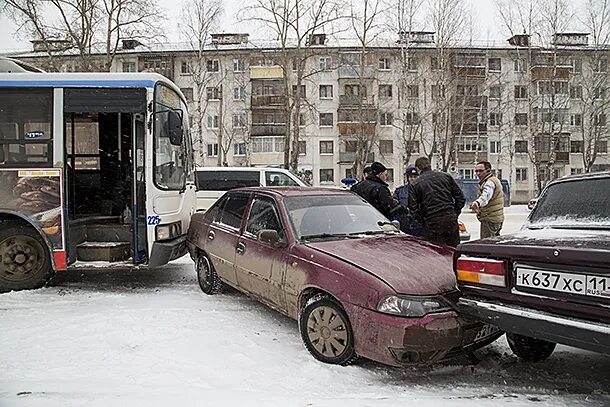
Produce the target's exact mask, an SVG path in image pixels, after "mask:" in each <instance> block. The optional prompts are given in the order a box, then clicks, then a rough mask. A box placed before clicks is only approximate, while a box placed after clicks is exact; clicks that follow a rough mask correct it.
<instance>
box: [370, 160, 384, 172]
mask: <svg viewBox="0 0 610 407" xmlns="http://www.w3.org/2000/svg"><path fill="white" fill-rule="evenodd" d="M387 170H388V169H387V168H386V167H385V165H383V164H382V163H380V162H378V161H375V162H374V163H373V164H371V174H374V175H378V174H381V173H382V172H384V171H387Z"/></svg>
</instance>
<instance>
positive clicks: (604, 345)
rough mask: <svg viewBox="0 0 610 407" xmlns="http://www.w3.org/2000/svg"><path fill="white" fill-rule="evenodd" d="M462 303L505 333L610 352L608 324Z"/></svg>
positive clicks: (513, 307) (468, 312) (509, 307)
mask: <svg viewBox="0 0 610 407" xmlns="http://www.w3.org/2000/svg"><path fill="white" fill-rule="evenodd" d="M458 306H459V308H460V311H461V312H462V313H463V314H464V315H467V316H470V317H472V318H475V319H478V320H480V321H483V322H486V323H490V324H493V325H496V326H497V327H498V328H500V330H502V331H505V332H509V333H515V334H519V335H524V336H530V337H532V338H537V339H544V340H546V341H549V342H555V343H561V344H564V345H568V346H574V347H577V348H581V349H587V350H590V351H593V352H600V353H606V354H610V325H607V324H602V323H595V322H589V321H584V320H581V319H572V318H567V317H563V316H557V315H553V314H550V313H545V312H542V311H537V310H533V309H529V308H523V307H519V306H516V305H505V304H496V303H493V302H488V301H481V300H474V299H469V298H464V297H462V298H460V300H459V303H458Z"/></svg>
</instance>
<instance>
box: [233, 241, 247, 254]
mask: <svg viewBox="0 0 610 407" xmlns="http://www.w3.org/2000/svg"><path fill="white" fill-rule="evenodd" d="M235 251H236V252H237V254H244V253H245V252H246V245H245V244H243V243H242V242H239V243H237V247H236V248H235Z"/></svg>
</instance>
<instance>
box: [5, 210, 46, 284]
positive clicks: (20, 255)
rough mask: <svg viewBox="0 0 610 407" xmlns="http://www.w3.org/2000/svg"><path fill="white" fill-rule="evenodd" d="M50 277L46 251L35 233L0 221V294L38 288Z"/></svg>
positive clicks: (20, 224) (9, 222)
mask: <svg viewBox="0 0 610 407" xmlns="http://www.w3.org/2000/svg"><path fill="white" fill-rule="evenodd" d="M52 275H53V268H52V267H51V258H50V255H49V250H48V248H47V245H46V244H45V242H44V241H43V240H42V238H41V237H40V235H39V234H38V232H37V231H36V230H35V229H34V228H33V227H30V226H26V225H24V224H23V223H19V222H14V221H0V292H7V291H11V290H27V289H32V288H40V287H42V286H43V285H45V284H46V282H47V281H49V279H50V278H51V276H52Z"/></svg>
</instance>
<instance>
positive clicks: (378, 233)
mask: <svg viewBox="0 0 610 407" xmlns="http://www.w3.org/2000/svg"><path fill="white" fill-rule="evenodd" d="M383 233H387V232H385V231H383V230H365V231H363V232H353V233H350V234H349V236H357V235H380V234H383Z"/></svg>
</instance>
